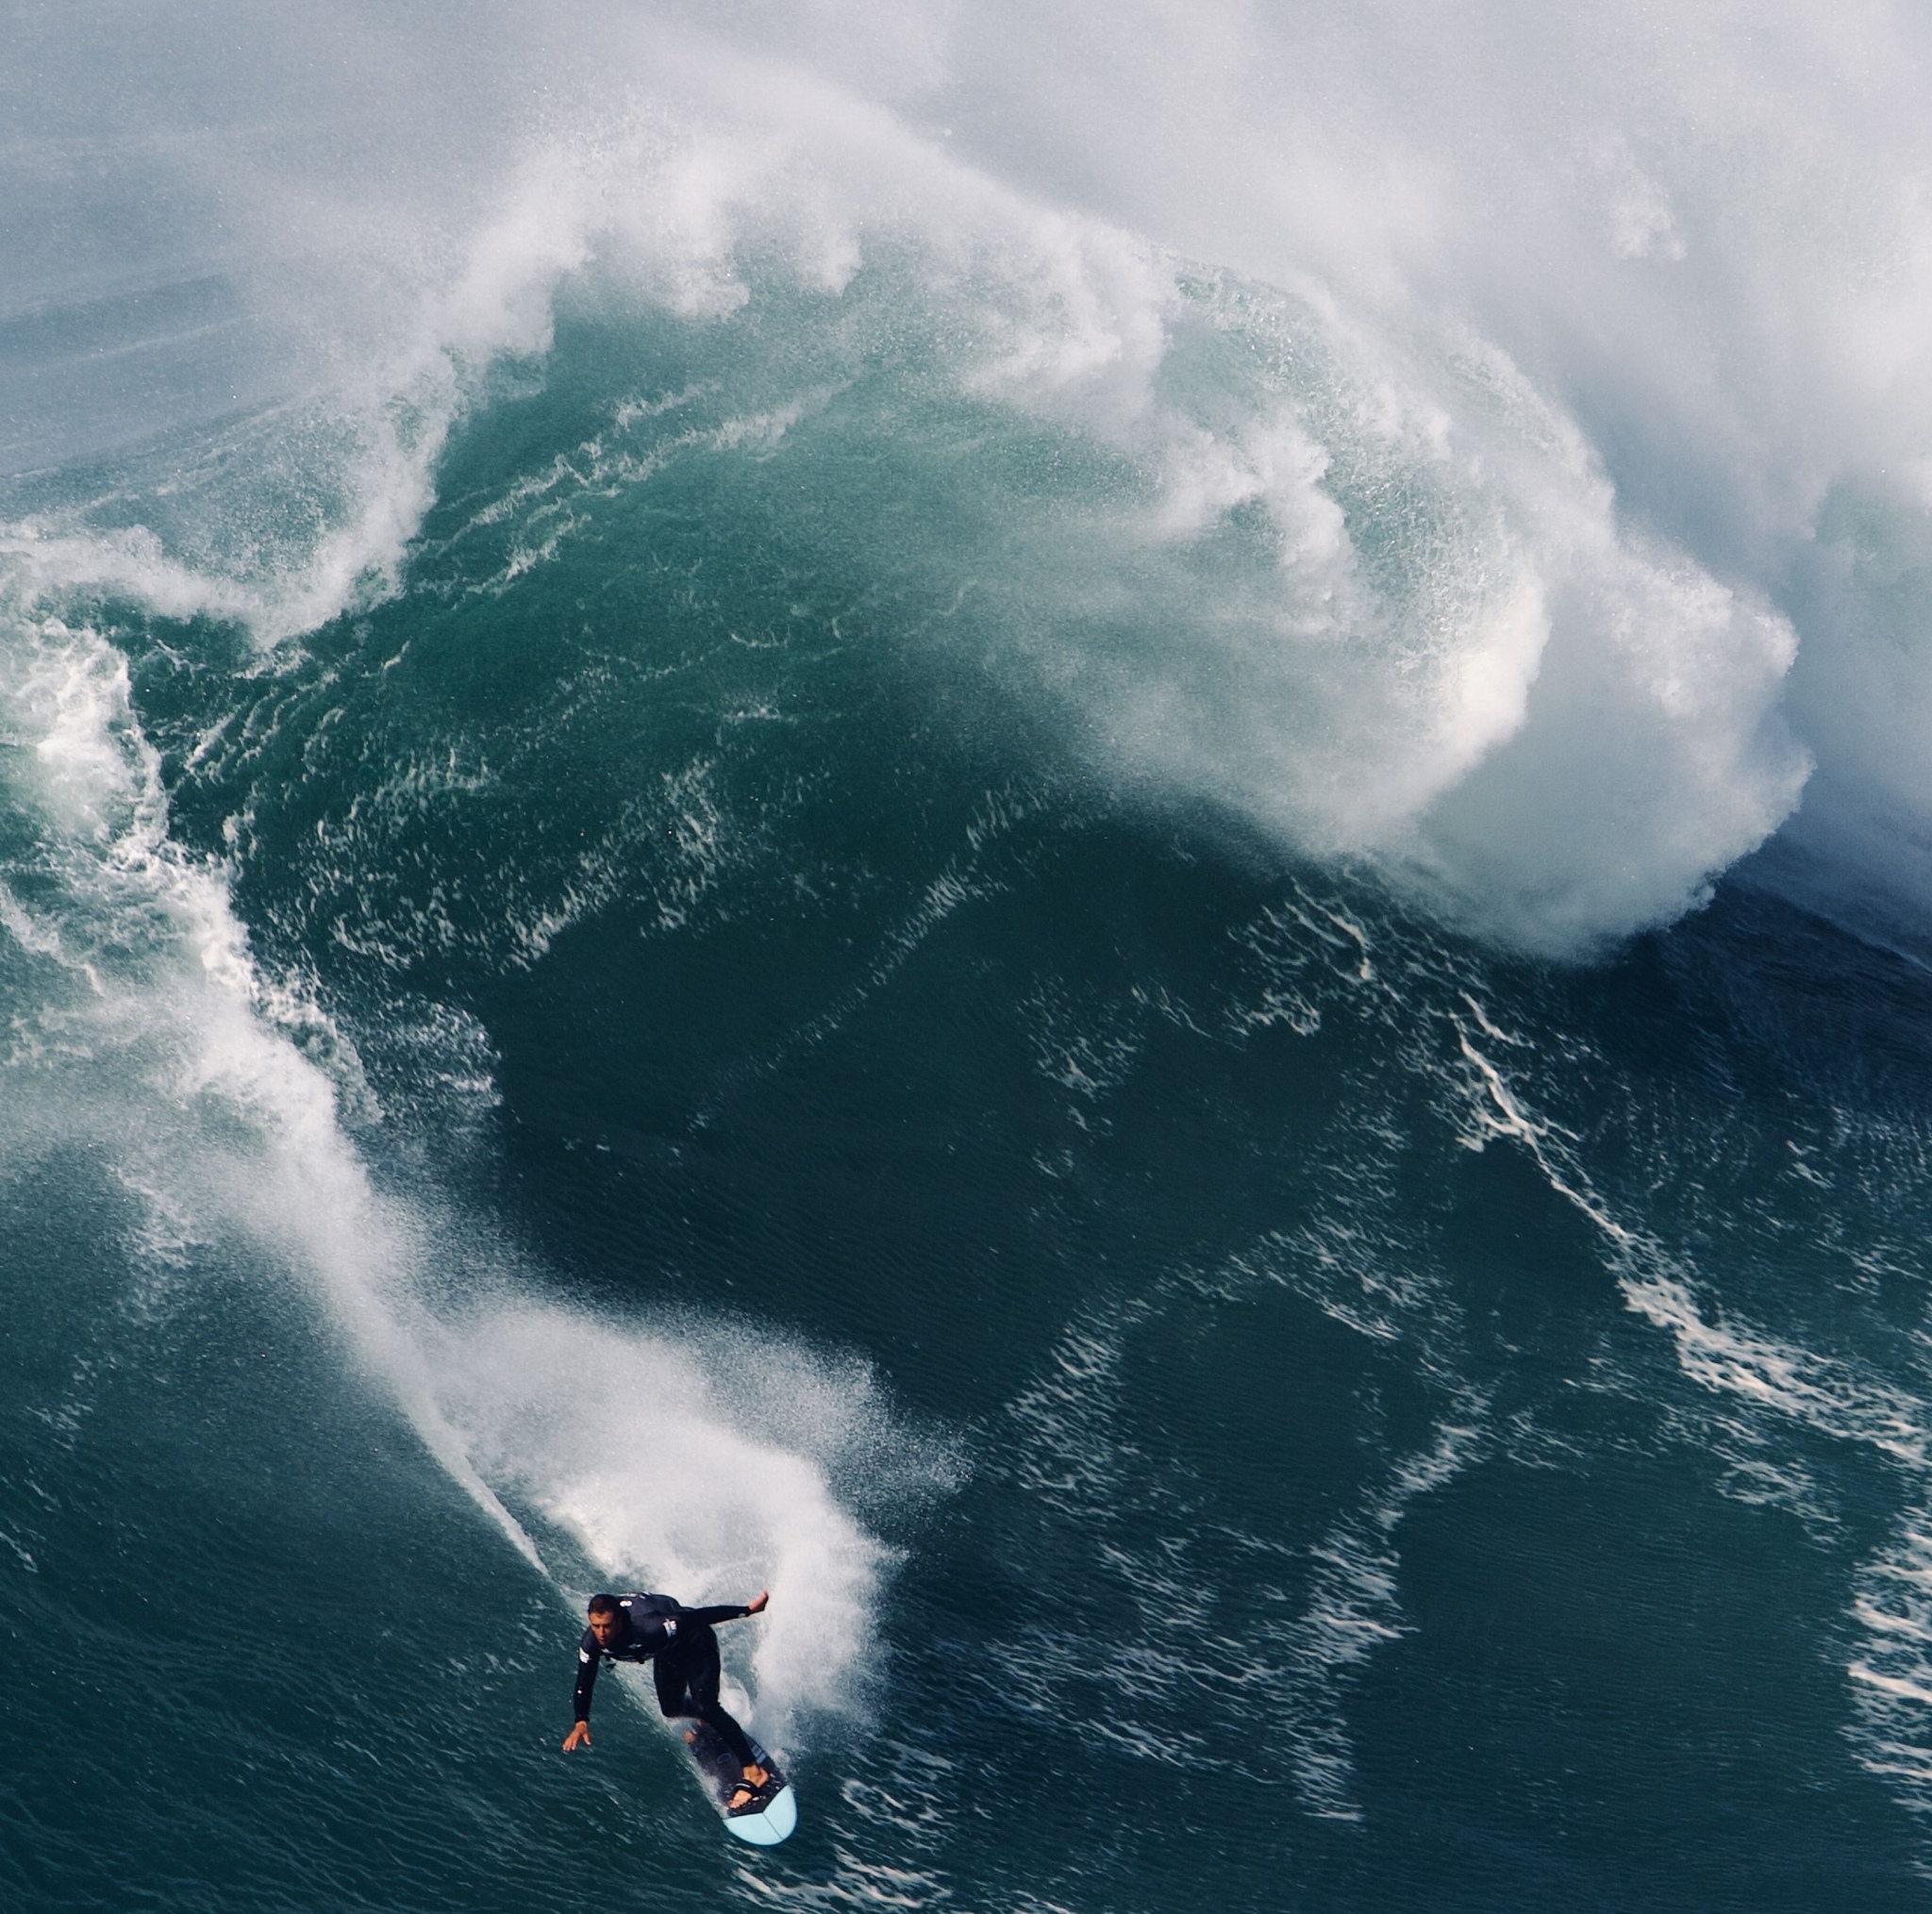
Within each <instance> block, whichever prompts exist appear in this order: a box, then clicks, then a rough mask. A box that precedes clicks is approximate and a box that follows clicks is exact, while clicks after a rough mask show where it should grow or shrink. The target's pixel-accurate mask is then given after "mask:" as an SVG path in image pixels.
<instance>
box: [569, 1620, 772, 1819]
mask: <svg viewBox="0 0 1932 1914" xmlns="http://www.w3.org/2000/svg"><path fill="white" fill-rule="evenodd" d="M771 1599H772V1595H771V1590H770V1589H764V1590H761V1591H760V1592H759V1593H758V1595H757V1596H756V1597H754V1598H753V1600H751V1601H749V1602H745V1603H742V1604H737V1603H727V1604H726V1605H724V1606H722V1607H714V1608H687V1607H686V1606H684V1605H683V1603H681V1602H678V1601H675V1600H674V1599H673V1598H672V1597H671V1596H669V1595H640V1594H631V1595H592V1596H591V1603H590V1623H591V1625H590V1626H589V1627H588V1628H586V1629H585V1630H584V1635H583V1639H582V1640H581V1641H580V1642H579V1643H578V1645H577V1686H576V1693H575V1697H574V1698H573V1700H574V1706H575V1713H576V1722H575V1725H574V1726H573V1727H572V1729H571V1731H570V1733H569V1735H568V1736H567V1737H565V1739H564V1743H563V1747H564V1752H565V1754H568V1753H569V1752H570V1751H571V1750H572V1749H573V1748H588V1747H589V1746H590V1745H591V1690H592V1689H595V1687H596V1686H597V1671H598V1669H600V1668H601V1667H602V1666H603V1665H604V1663H605V1662H607V1661H640V1662H641V1661H648V1662H649V1663H650V1664H651V1675H652V1679H653V1680H654V1681H655V1683H656V1685H657V1689H658V1707H659V1708H660V1709H661V1710H662V1711H663V1713H664V1715H665V1717H666V1719H667V1720H672V1721H676V1720H680V1719H695V1720H697V1721H700V1722H702V1723H705V1725H706V1726H707V1727H708V1728H710V1729H711V1730H712V1731H713V1732H714V1733H715V1734H716V1735H717V1736H718V1738H719V1739H720V1740H722V1741H723V1742H724V1745H725V1747H726V1748H728V1749H729V1750H730V1751H731V1756H732V1758H733V1759H734V1760H736V1761H737V1762H738V1763H739V1766H740V1768H741V1772H742V1777H743V1778H742V1779H741V1781H740V1782H739V1783H738V1785H737V1786H736V1788H735V1789H733V1790H732V1795H731V1799H730V1801H729V1802H728V1803H727V1804H726V1811H727V1812H729V1813H736V1812H737V1811H738V1810H739V1809H740V1808H742V1807H745V1806H749V1805H750V1804H751V1803H752V1802H753V1801H755V1800H757V1798H758V1790H759V1789H761V1788H763V1787H764V1785H765V1784H766V1783H767V1782H768V1781H770V1780H771V1778H772V1776H771V1771H770V1770H769V1769H767V1768H766V1767H765V1765H764V1764H763V1763H762V1762H761V1761H759V1760H758V1757H757V1756H755V1755H754V1754H753V1753H752V1746H751V1743H750V1742H749V1741H748V1740H746V1739H745V1738H744V1730H743V1729H742V1728H741V1727H740V1726H739V1725H738V1723H736V1722H735V1721H733V1720H732V1719H731V1717H730V1716H729V1715H728V1714H726V1713H725V1711H724V1708H722V1707H721V1706H719V1705H718V1680H719V1674H720V1669H719V1663H718V1638H717V1637H716V1636H715V1635H714V1634H713V1633H712V1632H711V1629H712V1624H713V1623H719V1622H736V1621H739V1620H741V1618H742V1617H744V1616H746V1615H760V1614H762V1613H763V1612H764V1609H765V1605H766V1604H767V1603H768V1602H770V1601H771ZM686 1739H690V1737H689V1736H687V1737H686Z"/></svg>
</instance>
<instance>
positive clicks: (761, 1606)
mask: <svg viewBox="0 0 1932 1914" xmlns="http://www.w3.org/2000/svg"><path fill="white" fill-rule="evenodd" d="M771 1599H772V1591H771V1589H761V1590H760V1591H759V1592H758V1594H756V1595H754V1596H753V1597H752V1599H751V1600H750V1601H749V1602H726V1603H724V1604H723V1605H721V1606H718V1607H716V1608H685V1607H679V1609H678V1611H677V1619H678V1620H679V1621H680V1622H703V1623H715V1622H741V1621H743V1620H744V1618H745V1617H746V1616H747V1615H762V1614H763V1613H764V1612H765V1606H766V1604H768V1603H769V1602H770V1601H771Z"/></svg>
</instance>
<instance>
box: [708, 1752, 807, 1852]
mask: <svg viewBox="0 0 1932 1914" xmlns="http://www.w3.org/2000/svg"><path fill="white" fill-rule="evenodd" d="M746 1739H750V1737H749V1736H747V1737H746ZM684 1748H685V1753H686V1754H687V1755H689V1756H691V1766H692V1767H693V1768H695V1769H696V1770H697V1772H698V1778H699V1779H700V1780H702V1781H703V1783H704V1784H705V1791H706V1793H708V1795H709V1796H710V1797H711V1803H712V1806H715V1807H716V1808H717V1810H718V1812H719V1813H720V1814H721V1815H722V1816H723V1817H724V1826H725V1830H726V1832H727V1833H730V1834H734V1835H736V1836H737V1837H738V1839H740V1840H741V1841H749V1842H750V1843H751V1844H752V1846H753V1847H755V1848H774V1847H776V1846H777V1845H778V1843H779V1842H780V1841H781V1840H784V1839H786V1837H787V1836H789V1835H790V1834H791V1830H792V1829H793V1828H795V1827H796V1826H797V1825H798V1796H797V1794H796V1793H795V1792H793V1790H792V1787H791V1782H790V1781H788V1780H787V1779H786V1778H785V1775H784V1773H783V1772H782V1771H781V1770H780V1768H779V1766H778V1764H777V1762H775V1761H774V1760H773V1759H772V1757H771V1756H770V1755H768V1754H767V1753H766V1752H765V1750H764V1749H763V1748H761V1747H760V1746H759V1745H758V1742H756V1741H752V1744H751V1751H752V1753H753V1754H754V1755H756V1756H758V1766H759V1767H760V1768H766V1769H769V1770H770V1771H771V1775H772V1778H771V1779H770V1780H769V1781H768V1782H766V1783H765V1785H764V1787H762V1788H761V1789H758V1793H757V1795H756V1796H755V1797H754V1798H753V1799H752V1800H751V1801H750V1802H748V1803H747V1804H746V1805H745V1806H743V1807H741V1808H740V1809H739V1810H738V1812H737V1813H735V1814H734V1813H733V1812H732V1811H731V1809H730V1808H729V1807H728V1806H725V1804H726V1803H727V1802H729V1801H730V1799H731V1797H732V1795H733V1793H735V1792H736V1790H737V1788H738V1784H739V1782H740V1780H741V1774H740V1772H739V1766H738V1763H737V1762H736V1761H734V1760H733V1759H732V1758H731V1751H730V1749H728V1748H727V1747H725V1745H724V1742H723V1741H721V1740H720V1739H718V1737H717V1736H716V1735H714V1734H713V1733H712V1732H711V1731H710V1729H709V1728H708V1727H705V1726H704V1725H703V1724H702V1723H700V1724H699V1725H698V1726H697V1727H695V1728H693V1729H692V1730H691V1733H690V1738H689V1739H687V1740H686V1741H685V1744H684Z"/></svg>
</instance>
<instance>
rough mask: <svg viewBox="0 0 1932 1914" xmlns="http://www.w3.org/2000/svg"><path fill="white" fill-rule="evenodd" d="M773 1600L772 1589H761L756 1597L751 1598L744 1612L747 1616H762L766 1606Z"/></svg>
mask: <svg viewBox="0 0 1932 1914" xmlns="http://www.w3.org/2000/svg"><path fill="white" fill-rule="evenodd" d="M771 1599H772V1591H771V1589H759V1590H758V1593H757V1594H756V1595H754V1596H753V1597H752V1598H751V1600H750V1601H749V1602H747V1603H746V1604H745V1605H744V1612H745V1613H746V1614H747V1615H762V1614H763V1613H764V1612H765V1604H766V1603H767V1602H769V1601H770V1600H771Z"/></svg>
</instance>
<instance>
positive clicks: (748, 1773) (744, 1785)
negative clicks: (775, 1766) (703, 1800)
mask: <svg viewBox="0 0 1932 1914" xmlns="http://www.w3.org/2000/svg"><path fill="white" fill-rule="evenodd" d="M771 1778H772V1771H771V1770H770V1769H769V1768H760V1767H759V1766H758V1763H757V1762H756V1761H754V1762H753V1763H752V1764H751V1766H750V1767H749V1768H747V1769H746V1770H745V1771H744V1779H743V1780H742V1781H741V1782H740V1783H739V1784H738V1786H737V1787H736V1788H734V1789H732V1790H731V1800H730V1803H729V1806H732V1807H733V1808H739V1807H742V1806H744V1804H745V1803H746V1802H747V1801H749V1800H751V1798H752V1797H753V1796H754V1795H755V1794H757V1793H758V1789H760V1788H762V1787H763V1786H764V1785H765V1783H766V1782H767V1781H769V1780H770V1779H771Z"/></svg>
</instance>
